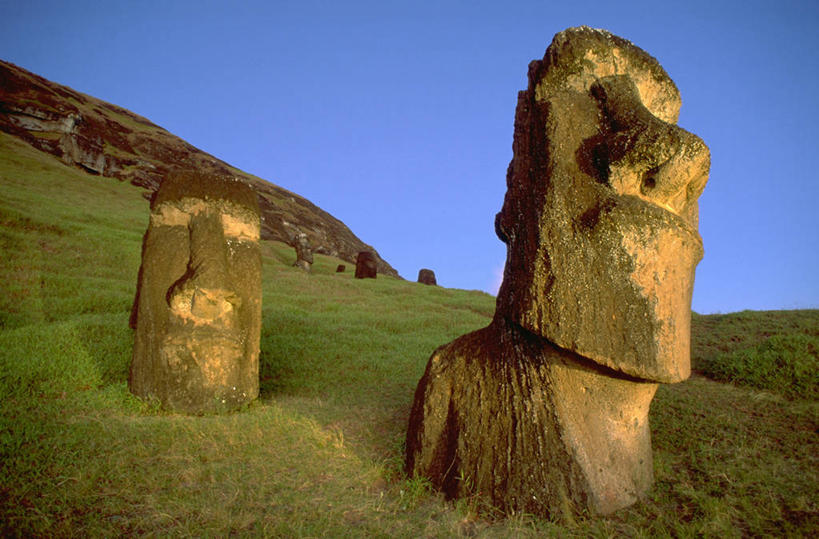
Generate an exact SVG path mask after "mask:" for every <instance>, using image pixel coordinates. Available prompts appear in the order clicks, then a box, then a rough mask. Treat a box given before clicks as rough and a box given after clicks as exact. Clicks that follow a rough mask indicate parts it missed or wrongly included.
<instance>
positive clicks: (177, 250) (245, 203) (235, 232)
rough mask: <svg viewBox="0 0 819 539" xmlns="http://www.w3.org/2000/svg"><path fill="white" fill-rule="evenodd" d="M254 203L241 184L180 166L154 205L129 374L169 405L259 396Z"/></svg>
mask: <svg viewBox="0 0 819 539" xmlns="http://www.w3.org/2000/svg"><path fill="white" fill-rule="evenodd" d="M261 282H262V281H261V255H260V249H259V207H258V204H257V200H256V195H255V193H254V192H253V191H252V190H251V189H250V187H248V186H247V185H246V184H244V183H242V182H239V181H235V180H233V179H230V178H223V177H218V176H213V175H208V174H194V173H188V172H184V173H183V172H180V173H175V174H172V175H171V176H170V177H169V178H168V179H167V180H166V181H164V182H163V183H162V186H161V187H160V189H159V190H158V191H157V192H156V195H155V196H154V198H153V201H152V203H151V219H150V224H149V225H148V230H147V232H146V233H145V236H144V239H143V246H142V266H141V267H140V270H139V278H138V283H137V296H136V299H135V301H134V309H133V312H132V317H131V326H132V327H133V328H135V330H136V331H135V336H134V350H133V358H132V360H131V372H130V377H129V380H128V384H129V387H130V389H131V392H132V393H134V394H135V395H137V396H139V397H143V398H151V399H156V400H158V401H159V402H160V403H161V404H162V406H163V407H164V408H166V409H169V410H175V411H179V412H184V413H192V414H198V413H203V412H219V411H226V410H232V409H236V408H238V407H240V406H241V405H243V404H245V403H247V402H249V401H252V400H253V399H255V398H256V397H257V396H258V394H259V335H260V330H261V301H262V300H261Z"/></svg>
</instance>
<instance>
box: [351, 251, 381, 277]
mask: <svg viewBox="0 0 819 539" xmlns="http://www.w3.org/2000/svg"><path fill="white" fill-rule="evenodd" d="M377 273H378V262H376V260H375V255H374V254H373V253H372V252H370V251H360V252H359V253H358V257H357V258H356V260H355V278H356V279H375V276H376V274H377Z"/></svg>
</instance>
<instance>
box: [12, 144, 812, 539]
mask: <svg viewBox="0 0 819 539" xmlns="http://www.w3.org/2000/svg"><path fill="white" fill-rule="evenodd" d="M147 218H148V205H147V202H146V201H145V199H144V198H143V197H142V196H141V192H140V190H139V189H137V188H135V187H133V186H130V185H126V184H124V183H119V182H117V181H116V180H111V179H108V178H102V177H95V176H90V175H86V174H83V173H81V172H79V171H78V170H76V169H73V168H68V167H65V166H63V165H62V164H61V163H59V162H58V161H57V160H56V159H54V158H53V157H51V156H48V155H45V154H42V153H39V152H37V151H36V150H33V149H32V148H30V147H29V146H27V145H24V144H22V143H20V142H18V141H16V140H15V139H13V138H10V137H8V136H7V135H5V134H2V133H0V224H1V226H0V249H2V253H3V256H2V257H1V258H0V283H2V284H0V403H2V404H0V527H2V530H0V531H2V534H3V535H12V536H13V535H26V536H30V535H39V536H45V535H47V536H67V535H77V536H87V535H91V536H115V535H123V534H125V535H143V534H144V535H173V536H178V535H185V536H187V535H195V536H224V535H228V534H229V533H233V534H237V535H255V536H310V537H316V536H332V537H336V536H368V537H369V536H382V537H418V536H431V537H452V536H475V535H478V536H491V537H520V536H542V535H544V534H546V535H561V536H577V537H585V536H589V535H591V536H598V537H609V536H612V535H628V536H655V535H675V536H676V535H680V536H693V535H706V536H716V535H719V536H739V535H765V534H772V535H805V536H810V535H814V536H815V535H816V534H817V533H819V498H818V497H817V494H816V490H817V489H816V485H817V470H819V466H817V464H819V463H817V455H819V443H817V428H818V427H819V418H818V417H817V416H818V414H817V410H819V407H818V406H817V403H816V401H815V400H811V399H800V398H785V397H783V396H780V395H779V394H777V393H772V392H769V391H758V390H754V389H744V388H741V387H737V386H733V385H728V384H721V383H717V382H713V381H710V380H708V379H706V378H704V377H702V376H695V377H693V378H692V379H691V380H690V381H688V382H685V383H682V384H677V385H673V386H662V387H661V388H660V390H659V392H658V394H657V397H656V399H655V401H654V404H653V405H652V416H651V421H652V426H653V433H654V448H655V474H656V478H657V483H656V486H655V488H654V489H653V491H652V493H651V495H650V497H649V498H648V499H647V500H645V501H644V502H643V503H641V504H639V505H637V506H635V507H633V508H631V509H628V510H625V511H622V512H620V513H618V514H617V515H615V516H614V517H611V518H605V519H594V518H585V519H580V520H579V521H578V522H575V523H552V522H548V521H544V520H540V519H537V518H534V517H531V516H528V515H514V516H512V517H510V518H506V519H500V518H496V517H497V515H493V514H492V513H491V511H489V510H488V509H487V508H486V507H484V506H482V505H481V503H480V500H477V499H472V500H461V501H458V502H455V503H448V502H445V501H443V500H442V499H441V498H440V496H438V495H437V494H435V493H433V492H430V491H429V490H428V489H427V488H426V485H425V484H424V482H423V481H419V480H407V479H406V478H404V477H403V475H402V473H401V461H402V451H403V447H402V444H403V437H404V432H405V428H406V419H407V416H408V413H409V407H410V404H411V401H412V396H413V392H414V389H415V385H416V383H417V381H418V378H419V377H420V376H421V374H422V372H423V369H424V366H425V363H426V360H427V358H428V356H429V355H430V353H431V352H432V350H433V349H434V348H435V347H437V346H438V345H440V344H443V343H445V342H447V341H449V340H451V339H452V338H454V337H456V336H458V335H460V334H463V333H465V332H467V331H470V330H473V329H477V328H479V327H481V326H483V325H485V324H486V323H487V322H488V321H489V318H490V316H491V314H492V312H493V311H494V299H493V298H492V297H490V296H488V295H486V294H483V293H480V292H468V291H462V290H449V289H443V288H438V287H426V286H423V285H419V284H416V283H409V282H406V281H401V280H397V279H392V278H388V277H383V276H379V278H378V279H376V280H375V281H373V280H367V281H359V280H355V279H353V278H352V272H351V271H350V270H348V272H347V273H344V274H336V273H335V267H336V265H337V264H338V263H339V261H338V260H337V259H333V258H329V257H323V256H320V255H319V256H316V263H315V265H314V273H313V274H312V275H306V274H303V273H302V272H300V271H298V270H296V269H295V268H292V267H291V266H290V264H291V263H292V262H293V260H294V257H295V253H294V251H293V250H292V249H291V248H289V247H287V246H284V245H282V244H279V243H273V242H265V243H264V245H263V252H264V259H263V272H264V298H263V302H264V303H263V324H264V326H263V328H264V329H263V334H262V345H261V346H262V357H261V362H262V368H261V370H262V373H261V376H262V379H261V387H262V397H261V399H260V400H259V401H258V402H256V403H254V404H252V405H250V406H248V407H247V408H246V409H244V410H242V411H240V412H237V413H234V414H230V415H224V416H205V417H185V416H180V415H174V414H168V413H165V412H162V411H160V410H158V409H156V408H155V407H152V406H151V405H149V404H146V403H143V402H141V401H139V400H137V399H135V398H133V397H132V396H131V395H130V394H129V393H128V390H127V386H126V377H127V369H128V364H129V361H130V348H131V344H132V334H131V330H130V329H129V328H128V324H127V322H128V314H129V309H130V307H131V301H132V298H133V293H134V286H135V282H136V275H137V269H138V266H139V256H140V242H141V237H142V233H143V232H144V230H145V226H146V224H147ZM758 316H759V317H761V320H768V319H770V318H771V317H770V316H768V315H767V314H766V313H761V314H759V315H758ZM805 317H808V318H810V317H813V318H810V320H812V321H810V320H809V321H808V322H806V324H807V326H806V328H807V329H806V328H805V327H801V326H800V328H801V329H797V330H796V331H797V332H802V333H810V332H811V331H813V332H814V333H815V331H816V325H817V323H816V318H815V313H792V314H791V318H793V319H794V320H802V319H805V320H807V319H808V318H805ZM711 320H716V319H712V318H711V317H697V318H696V320H695V328H696V329H697V334H696V335H695V342H696V343H697V344H696V345H695V351H696V353H697V354H698V356H697V357H698V361H699V359H702V358H704V357H705V356H708V355H709V354H710V355H711V356H716V355H718V354H719V353H723V352H725V353H730V352H732V351H733V350H731V349H725V350H720V349H718V347H719V346H720V345H721V344H722V343H723V342H724V341H725V339H730V338H729V337H728V336H727V334H725V335H724V334H721V333H719V331H718V330H716V329H714V328H711V327H710V326H709V324H710V321H711ZM759 323H762V322H759ZM800 323H801V322H800ZM717 325H719V324H717ZM758 325H759V324H757V326H758ZM797 325H798V324H797ZM719 327H723V326H719ZM723 329H724V328H723ZM720 331H721V330H720ZM726 331H727V330H726ZM749 334H753V335H754V338H756V337H757V336H758V335H757V332H756V331H755V330H749ZM703 342H707V343H708V344H707V345H705V346H704V347H702V348H697V347H701V346H702V343H703ZM759 342H761V340H760V341H759ZM759 342H757V341H754V340H753V339H752V338H750V337H749V338H747V339H746V340H743V341H742V342H741V343H740V344H741V345H743V346H744V345H746V344H747V346H749V347H750V346H756V345H757V344H759Z"/></svg>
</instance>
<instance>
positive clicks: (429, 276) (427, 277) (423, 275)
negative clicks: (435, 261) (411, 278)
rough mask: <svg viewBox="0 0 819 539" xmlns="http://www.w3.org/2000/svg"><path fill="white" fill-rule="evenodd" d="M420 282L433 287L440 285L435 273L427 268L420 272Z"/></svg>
mask: <svg viewBox="0 0 819 539" xmlns="http://www.w3.org/2000/svg"><path fill="white" fill-rule="evenodd" d="M418 282H419V283H421V284H428V285H433V286H435V285H437V284H438V281H436V280H435V272H434V271H432V270H431V269H426V268H424V269H421V270H419V271H418Z"/></svg>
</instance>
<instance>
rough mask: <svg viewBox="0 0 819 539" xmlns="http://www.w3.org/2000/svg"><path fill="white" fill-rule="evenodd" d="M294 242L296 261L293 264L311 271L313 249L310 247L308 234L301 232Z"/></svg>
mask: <svg viewBox="0 0 819 539" xmlns="http://www.w3.org/2000/svg"><path fill="white" fill-rule="evenodd" d="M294 243H295V246H296V262H295V263H294V264H293V265H294V266H296V267H297V268H301V269H302V270H304V271H306V272H307V273H310V269H311V268H312V267H313V250H312V249H311V248H310V240H308V239H307V234H305V233H303V232H302V233H300V234H299V235H298V236H296V240H295V241H294Z"/></svg>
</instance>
